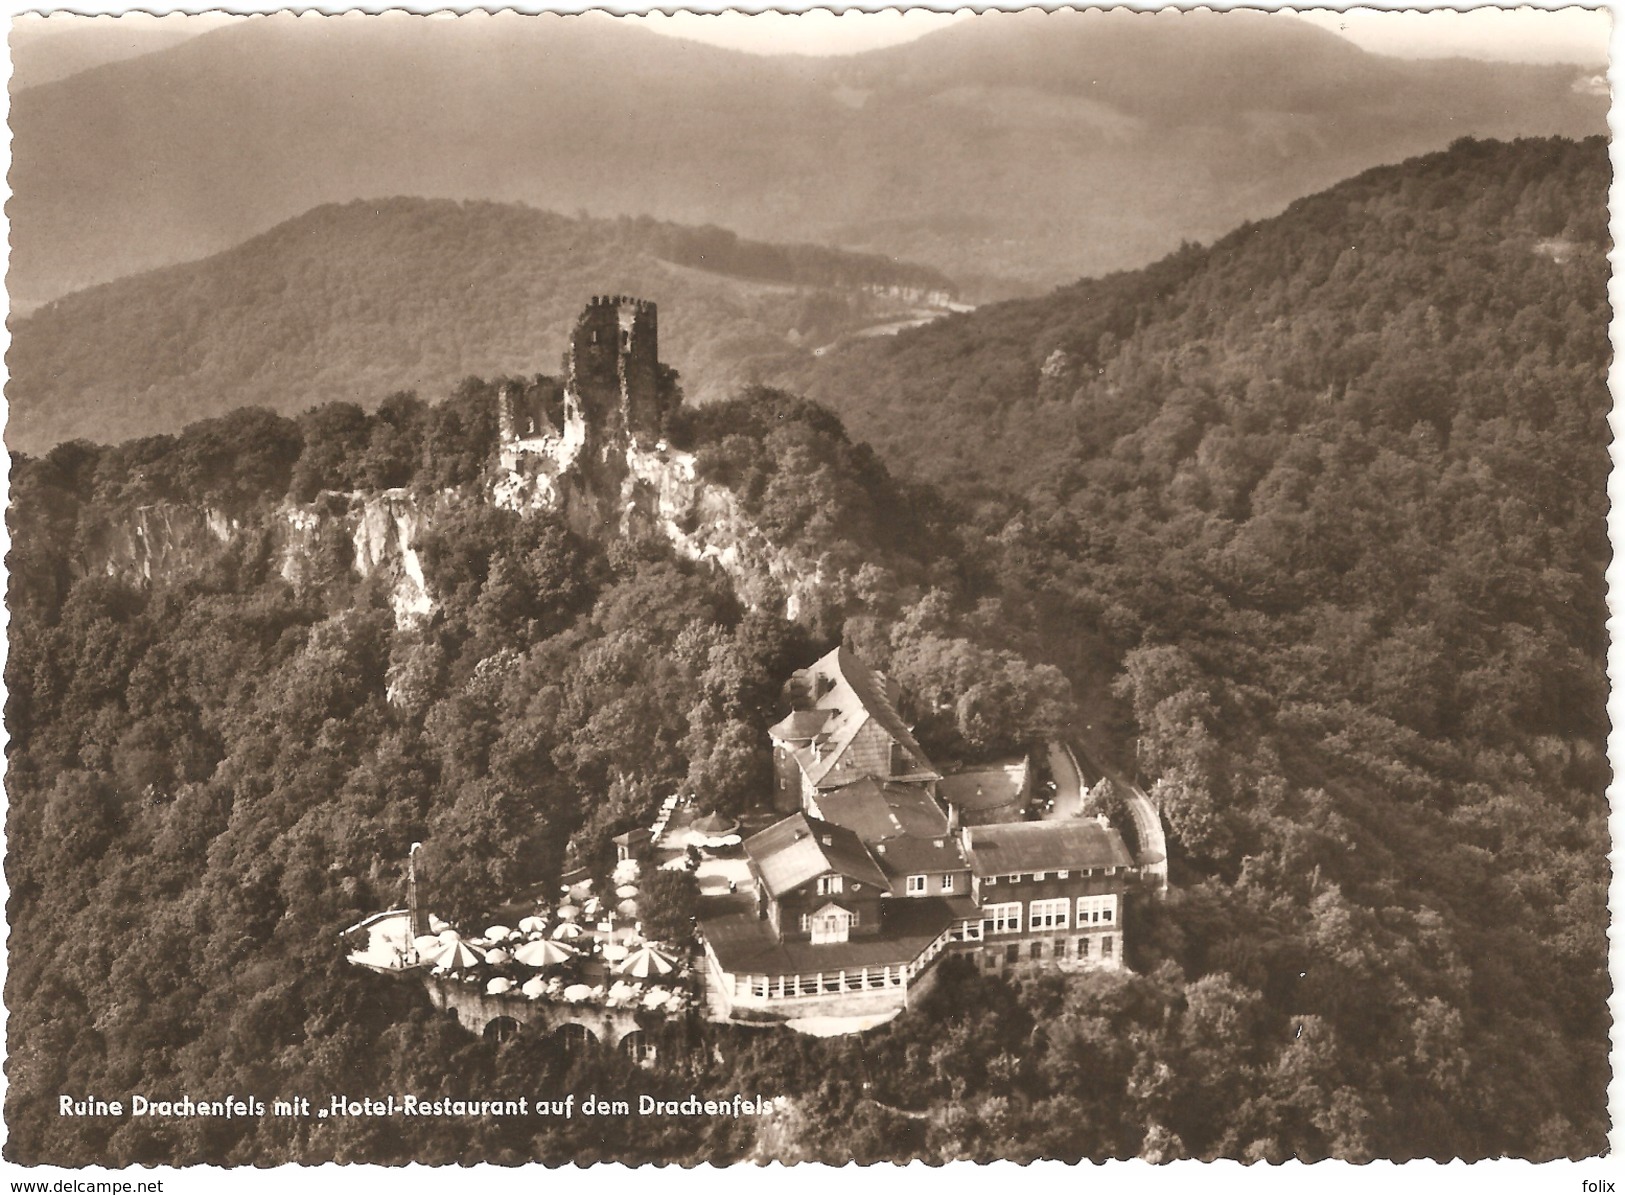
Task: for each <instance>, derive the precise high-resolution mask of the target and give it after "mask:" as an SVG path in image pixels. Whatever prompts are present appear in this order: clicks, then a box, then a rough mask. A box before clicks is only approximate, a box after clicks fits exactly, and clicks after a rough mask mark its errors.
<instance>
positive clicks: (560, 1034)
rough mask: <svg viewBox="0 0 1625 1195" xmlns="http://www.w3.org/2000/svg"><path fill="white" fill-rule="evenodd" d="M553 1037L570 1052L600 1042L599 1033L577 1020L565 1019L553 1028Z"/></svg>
mask: <svg viewBox="0 0 1625 1195" xmlns="http://www.w3.org/2000/svg"><path fill="white" fill-rule="evenodd" d="M553 1037H554V1039H555V1040H556V1041H557V1042H558V1043H559V1044H560V1045H561V1046H563V1047H564V1048H565V1049H566V1050H568V1051H569V1052H570V1053H575V1052H577V1051H580V1050H586V1049H590V1048H592V1047H594V1046H596V1045H597V1044H598V1035H597V1034H596V1033H594V1032H593V1031H592V1030H591V1029H589V1028H587V1027H586V1026H585V1025H583V1024H580V1023H579V1022H577V1021H565V1022H564V1023H563V1024H561V1025H560V1026H559V1027H558V1028H556V1029H554V1030H553Z"/></svg>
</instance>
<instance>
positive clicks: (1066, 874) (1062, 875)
mask: <svg viewBox="0 0 1625 1195" xmlns="http://www.w3.org/2000/svg"><path fill="white" fill-rule="evenodd" d="M1071 874H1072V873H1071V872H1070V871H1067V870H1066V869H1065V868H1062V869H1061V870H1060V871H1058V872H1056V873H1055V878H1056V879H1058V880H1064V879H1067V878H1068V877H1069V876H1071Z"/></svg>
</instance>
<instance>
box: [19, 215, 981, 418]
mask: <svg viewBox="0 0 1625 1195" xmlns="http://www.w3.org/2000/svg"><path fill="white" fill-rule="evenodd" d="M605 292H614V293H626V294H636V295H640V296H643V297H646V298H649V299H653V300H655V301H656V302H657V303H659V304H660V305H661V307H662V317H661V343H662V352H663V355H664V359H665V360H667V361H669V362H671V363H672V364H674V365H675V366H676V367H677V368H678V369H679V370H680V371H682V373H683V375H684V379H685V384H687V385H688V386H689V388H690V390H689V393H690V399H691V400H704V399H706V398H711V397H717V396H721V395H725V394H730V393H732V392H733V391H734V390H735V389H737V388H738V387H739V386H741V385H744V384H745V383H747V382H749V381H751V380H754V378H755V377H756V376H757V374H758V373H759V372H761V371H762V370H764V369H768V368H772V369H775V370H777V369H782V368H783V367H784V365H785V361H784V360H783V359H784V358H787V357H792V358H793V357H796V356H799V355H805V354H806V353H807V352H808V351H809V350H810V349H811V348H813V347H815V346H817V345H819V344H822V343H824V342H827V341H831V340H835V339H837V338H839V337H841V336H843V335H846V334H849V333H851V332H853V331H855V330H858V329H860V328H862V327H865V326H867V325H870V324H873V323H877V322H883V321H884V320H885V319H887V318H895V317H896V316H898V315H899V314H900V313H902V314H906V313H910V312H913V311H915V310H916V309H918V308H920V307H921V306H924V308H925V309H927V310H928V311H929V310H930V308H931V305H932V304H939V305H940V304H941V303H943V302H945V301H947V300H948V299H950V298H951V297H952V296H953V293H954V287H953V283H952V282H951V281H950V280H949V279H948V278H946V277H945V276H943V275H942V274H941V273H940V272H938V271H936V270H933V269H930V268H928V267H923V266H915V265H911V264H909V263H907V262H894V261H889V260H886V259H883V258H878V257H873V256H862V255H856V254H847V253H841V252H839V251H837V250H832V249H825V248H822V247H819V246H813V245H774V244H767V243H763V242H758V241H750V240H745V239H742V238H740V237H737V236H735V235H734V234H733V233H731V232H728V231H726V230H724V229H719V228H691V227H686V226H681V225H675V224H668V223H661V222H658V221H654V220H648V219H642V220H632V219H621V220H588V219H581V218H571V217H566V216H560V215H556V214H554V213H551V212H543V211H537V210H535V209H532V208H527V207H522V206H518V205H513V204H495V203H484V202H471V203H457V202H454V201H451V200H422V199H391V200H384V201H371V202H354V203H349V204H344V205H329V206H324V207H320V208H317V209H315V210H314V211H311V212H308V213H306V214H305V215H303V216H300V217H299V218H297V219H295V220H292V221H289V222H288V223H286V224H282V225H280V226H278V227H277V228H275V229H273V230H271V231H270V232H268V233H265V234H264V235H262V236H259V237H256V238H254V239H253V240H250V241H248V242H246V243H245V244H242V245H240V246H238V247H236V248H235V249H231V250H228V251H227V252H225V253H221V254H218V255H216V256H214V257H211V258H208V259H206V260H204V261H200V262H193V263H189V264H187V265H181V266H171V267H169V268H167V269H163V270H158V271H154V272H151V273H147V274H142V275H138V276H135V277H132V278H125V279H121V280H119V281H117V282H112V283H108V284H106V285H103V286H99V287H94V288H91V289H90V290H86V291H83V292H80V293H77V294H73V295H69V296H67V297H66V298H63V299H59V300H57V301H55V302H53V303H50V304H47V305H46V306H44V307H43V308H41V309H39V310H38V311H36V312H34V313H32V314H30V315H28V316H25V317H22V318H17V319H14V320H13V323H12V347H11V351H10V353H9V355H8V366H9V368H10V371H11V380H10V383H9V385H8V387H7V394H8V397H9V399H10V403H11V409H10V423H9V426H8V427H7V431H6V440H7V442H8V444H9V445H10V446H11V447H13V448H23V449H26V450H41V449H44V448H47V447H49V446H50V445H52V444H54V443H57V442H58V441H61V440H65V439H75V438H89V439H93V440H96V441H100V442H108V441H114V440H119V439H123V438H125V437H129V436H138V435H147V434H152V433H155V432H172V431H177V430H179V429H180V428H181V427H182V426H183V425H184V424H186V423H189V422H191V421H193V420H195V419H200V418H205V417H208V416H213V415H220V414H224V413H225V412H226V411H228V410H231V409H233V408H235V407H240V406H245V405H251V404H259V405H264V406H267V407H270V408H272V409H273V410H276V411H280V412H282V413H284V414H292V413H294V412H297V411H299V410H302V409H304V408H305V407H307V406H310V405H312V404H315V403H319V402H324V401H333V400H349V401H354V402H358V403H361V404H362V405H363V406H366V407H369V408H370V407H372V406H376V405H377V404H378V403H379V402H380V401H382V400H383V399H384V398H386V397H387V396H388V395H389V394H391V393H392V392H395V391H399V390H418V391H420V392H421V393H422V394H423V396H424V397H425V398H431V399H433V398H439V397H441V396H442V395H444V394H446V393H449V392H450V390H451V389H452V388H453V387H454V386H455V385H456V384H457V383H458V382H460V381H462V380H463V379H464V378H465V377H467V376H469V375H479V376H483V377H488V378H489V377H496V376H499V375H504V374H509V375H529V374H534V373H537V372H550V371H552V370H553V369H554V367H555V366H556V365H557V363H558V361H559V356H560V354H561V353H562V351H563V349H564V337H565V333H566V331H567V329H568V328H569V327H570V326H571V324H570V321H571V318H572V317H573V315H574V314H575V312H576V310H577V309H579V308H580V306H581V304H582V303H583V302H584V301H585V300H586V298H587V297H588V296H590V295H593V294H598V293H605Z"/></svg>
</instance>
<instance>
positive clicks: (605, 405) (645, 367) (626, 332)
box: [566, 295, 668, 445]
mask: <svg viewBox="0 0 1625 1195" xmlns="http://www.w3.org/2000/svg"><path fill="white" fill-rule="evenodd" d="M659 352H660V340H659V322H658V317H657V314H656V310H655V305H654V304H653V303H651V302H648V301H647V300H645V299H632V298H628V297H627V296H625V295H600V296H597V297H595V298H594V299H593V300H592V301H591V302H590V303H588V304H587V309H586V310H585V311H583V312H582V313H581V318H580V319H578V320H577V321H576V327H575V332H574V334H573V335H572V336H571V337H570V352H569V358H568V362H567V371H568V372H567V376H566V387H567V389H568V391H569V393H570V394H571V395H573V396H574V397H575V399H576V401H577V403H579V404H580V409H581V414H582V417H583V418H584V419H585V420H586V422H587V424H588V426H589V427H592V428H594V429H596V430H597V431H598V432H599V433H600V434H601V435H603V436H606V437H609V438H612V439H613V438H618V437H619V436H620V435H621V434H623V433H624V434H625V435H626V436H627V437H628V438H630V439H632V440H634V441H636V442H637V443H640V444H645V445H648V444H652V443H653V442H654V441H656V440H658V439H659V438H660V434H661V424H662V422H663V420H664V416H665V414H666V412H665V406H666V405H668V398H667V396H666V395H664V394H663V393H662V392H661V387H660V364H659V362H660V357H659Z"/></svg>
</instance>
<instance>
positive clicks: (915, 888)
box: [907, 872, 954, 896]
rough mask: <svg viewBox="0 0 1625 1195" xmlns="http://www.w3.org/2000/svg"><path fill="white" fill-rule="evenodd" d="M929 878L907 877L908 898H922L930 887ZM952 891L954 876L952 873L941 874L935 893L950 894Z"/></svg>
mask: <svg viewBox="0 0 1625 1195" xmlns="http://www.w3.org/2000/svg"><path fill="white" fill-rule="evenodd" d="M930 881H931V877H930V876H909V877H908V889H907V890H908V894H909V895H910V896H924V895H925V893H926V891H927V890H928V889H929V887H930ZM953 890H954V876H953V873H952V872H945V873H943V875H942V877H941V878H940V880H939V882H938V884H937V891H939V892H952V891H953Z"/></svg>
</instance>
